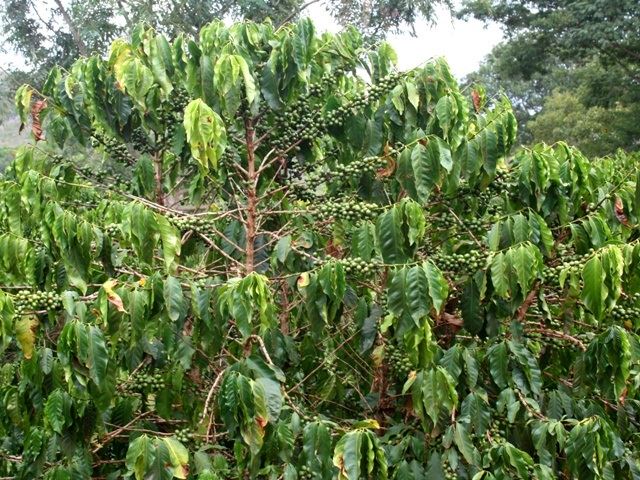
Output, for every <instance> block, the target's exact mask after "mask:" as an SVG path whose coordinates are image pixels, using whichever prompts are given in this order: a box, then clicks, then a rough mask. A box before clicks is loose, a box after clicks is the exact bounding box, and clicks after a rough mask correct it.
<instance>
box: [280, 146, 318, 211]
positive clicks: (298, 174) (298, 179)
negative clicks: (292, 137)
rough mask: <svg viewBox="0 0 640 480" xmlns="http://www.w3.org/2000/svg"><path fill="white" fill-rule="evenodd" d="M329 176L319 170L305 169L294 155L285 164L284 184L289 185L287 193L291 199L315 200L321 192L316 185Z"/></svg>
mask: <svg viewBox="0 0 640 480" xmlns="http://www.w3.org/2000/svg"><path fill="white" fill-rule="evenodd" d="M328 178H329V176H328V175H327V174H326V173H323V172H322V171H320V170H312V171H305V170H304V168H303V167H302V165H300V163H299V162H298V161H297V159H296V158H295V157H294V158H292V159H291V160H290V161H289V162H288V165H287V170H286V178H285V180H284V184H285V185H286V186H287V187H289V189H288V195H289V197H290V198H292V199H293V200H305V201H312V200H317V199H318V197H319V196H321V194H319V193H318V190H317V187H318V185H320V184H321V183H322V182H323V181H324V180H327V179H328Z"/></svg>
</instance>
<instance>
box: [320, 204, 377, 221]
mask: <svg viewBox="0 0 640 480" xmlns="http://www.w3.org/2000/svg"><path fill="white" fill-rule="evenodd" d="M378 209H379V207H378V205H376V204H375V203H368V202H356V201H352V200H341V201H338V202H326V203H324V204H321V205H318V207H317V208H316V212H317V214H318V216H319V217H320V218H323V219H328V218H333V219H335V220H350V221H356V220H371V219H373V218H375V217H376V216H377V214H378Z"/></svg>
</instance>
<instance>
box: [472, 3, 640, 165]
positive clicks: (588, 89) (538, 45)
mask: <svg viewBox="0 0 640 480" xmlns="http://www.w3.org/2000/svg"><path fill="white" fill-rule="evenodd" d="M639 8H640V7H638V4H637V2H634V1H620V2H606V1H601V2H600V1H597V2H584V1H574V0H568V1H563V2H559V3H558V2H555V3H549V2H520V1H511V0H509V1H506V0H505V1H502V0H499V1H492V2H476V1H468V2H465V3H464V8H463V9H462V10H461V11H460V12H459V15H460V16H463V17H470V16H473V17H475V18H479V19H482V20H485V21H494V22H498V23H499V24H502V25H503V26H504V30H503V31H504V34H505V36H506V38H507V40H506V41H505V42H504V43H503V44H501V45H499V46H498V47H496V48H495V49H494V51H493V53H492V55H491V56H490V57H489V59H488V60H487V61H486V62H485V65H484V66H483V67H482V68H481V69H480V70H479V71H478V72H477V73H475V74H473V75H471V76H470V80H479V81H480V82H481V83H482V82H483V81H485V82H487V83H488V85H489V91H490V92H492V93H495V92H497V91H499V89H496V88H495V86H497V85H500V89H502V90H503V91H504V92H505V93H506V94H507V96H509V98H511V99H512V100H513V102H514V106H515V108H516V113H517V116H518V119H519V121H520V125H521V126H522V127H523V128H522V131H521V140H522V142H524V143H526V142H528V141H532V140H534V141H538V140H542V139H543V138H533V137H532V135H531V133H532V132H530V131H529V129H528V127H527V125H526V123H527V122H528V121H529V120H531V119H532V118H533V117H535V116H536V115H537V114H538V113H540V111H541V110H542V109H543V105H544V103H545V101H546V98H547V97H548V96H549V95H551V93H552V92H553V91H556V90H563V91H567V92H570V93H571V96H572V97H573V98H577V99H579V101H580V102H581V103H582V105H583V108H584V109H585V110H589V109H591V108H593V107H598V109H605V110H610V112H609V114H608V115H610V116H612V117H613V116H616V117H617V118H620V117H624V119H621V121H620V122H617V123H618V124H619V125H621V128H622V129H621V130H620V131H619V132H616V133H615V134H614V135H613V137H610V140H612V139H613V138H617V139H618V141H617V142H606V147H605V145H603V146H602V147H601V148H600V149H599V150H598V153H599V154H602V153H608V152H611V151H613V150H615V148H618V147H622V148H627V149H629V148H634V147H636V146H637V144H638V141H639V139H640V131H638V129H636V128H634V127H631V124H632V118H633V116H634V115H637V111H638V108H639V107H638V105H639V104H640V82H639V80H640V76H639V75H640V74H639V72H640V57H638V55H637V54H636V53H635V52H637V51H638V48H639V44H638V31H639V30H640V24H639V23H638V18H639V15H638V13H639ZM492 86H494V87H492ZM565 98H568V97H565ZM558 101H559V98H558V97H556V98H555V99H554V101H553V102H551V103H550V105H551V104H553V105H555V106H556V107H557V106H558ZM567 108H571V107H570V106H567ZM552 117H553V115H551V116H547V118H546V122H548V121H549V120H550V118H552ZM575 118H577V117H575ZM564 125H565V126H567V127H568V128H569V129H573V128H574V126H573V125H568V124H567V123H566V121H565V122H564ZM595 126H596V125H594V127H595ZM555 128H556V129H560V128H562V124H558V125H556V126H555ZM577 128H580V127H577ZM605 149H606V151H605Z"/></svg>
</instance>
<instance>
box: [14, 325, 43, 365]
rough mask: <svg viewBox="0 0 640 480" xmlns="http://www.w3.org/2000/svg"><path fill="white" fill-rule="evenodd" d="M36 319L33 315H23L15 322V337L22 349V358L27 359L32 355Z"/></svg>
mask: <svg viewBox="0 0 640 480" xmlns="http://www.w3.org/2000/svg"><path fill="white" fill-rule="evenodd" d="M39 324H40V322H38V319H37V318H36V317H34V316H24V317H22V318H21V319H20V320H18V321H17V322H16V325H15V331H16V339H17V340H18V343H19V344H20V348H21V349H22V354H23V355H24V358H26V359H27V360H29V359H30V358H31V357H32V356H33V345H34V343H35V341H36V328H38V325H39Z"/></svg>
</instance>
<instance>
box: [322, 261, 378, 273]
mask: <svg viewBox="0 0 640 480" xmlns="http://www.w3.org/2000/svg"><path fill="white" fill-rule="evenodd" d="M327 261H331V262H338V263H340V265H342V268H343V269H344V272H345V273H346V274H347V275H370V274H372V273H374V272H375V271H376V270H378V269H379V268H380V262H379V261H378V260H376V259H372V260H370V261H367V260H364V259H362V258H358V257H350V258H342V259H340V260H336V259H333V258H331V259H328V260H327ZM321 263H326V261H325V262H321Z"/></svg>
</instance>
